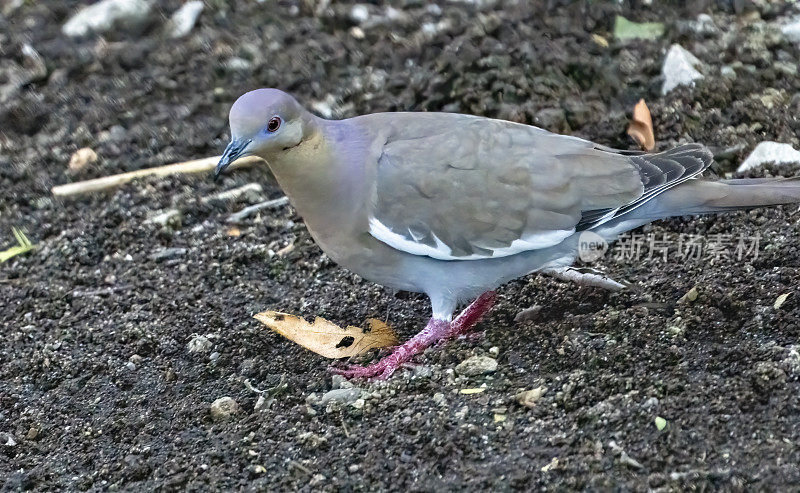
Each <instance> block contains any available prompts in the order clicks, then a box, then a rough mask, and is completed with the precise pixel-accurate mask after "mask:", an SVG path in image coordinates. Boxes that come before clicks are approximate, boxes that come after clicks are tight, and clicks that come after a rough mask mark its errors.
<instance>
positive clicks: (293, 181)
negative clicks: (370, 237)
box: [267, 115, 374, 249]
mask: <svg viewBox="0 0 800 493" xmlns="http://www.w3.org/2000/svg"><path fill="white" fill-rule="evenodd" d="M308 116H309V120H307V121H306V125H305V128H306V132H305V133H306V137H305V138H304V139H303V141H302V142H301V143H300V144H298V145H297V146H296V147H293V148H291V149H288V150H285V151H283V152H282V153H281V154H280V155H278V156H274V157H271V158H267V162H268V163H269V165H270V169H271V170H272V173H273V174H274V175H275V178H276V179H277V180H278V183H279V184H280V186H281V188H283V190H284V192H286V194H287V195H288V196H289V200H290V201H291V203H292V205H293V206H294V207H295V209H297V211H298V212H299V213H300V215H301V216H302V217H303V220H304V221H305V223H306V225H307V226H308V229H309V230H310V231H311V234H312V235H313V236H314V238H315V239H316V240H317V241H318V242H319V243H320V244H321V245H322V246H323V249H324V247H325V244H326V243H327V242H329V241H333V240H336V239H341V238H342V237H351V236H352V233H353V230H354V229H357V228H359V227H361V223H363V222H364V221H365V217H366V213H365V210H366V206H367V205H368V204H367V201H368V200H369V185H368V184H369V183H371V182H372V178H371V177H372V174H373V173H374V167H373V168H370V167H369V166H368V164H367V159H366V155H367V153H366V152H365V150H364V149H366V147H368V144H367V143H366V140H367V139H366V138H365V137H364V136H361V135H360V134H359V132H360V129H358V128H356V127H354V126H353V125H351V124H350V123H349V122H348V120H339V121H330V120H322V119H320V118H317V117H314V116H311V115H308Z"/></svg>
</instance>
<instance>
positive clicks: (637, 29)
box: [614, 15, 664, 41]
mask: <svg viewBox="0 0 800 493" xmlns="http://www.w3.org/2000/svg"><path fill="white" fill-rule="evenodd" d="M663 34H664V24H663V23H661V22H631V21H629V20H628V19H626V18H624V17H622V16H621V15H618V16H617V17H616V19H615V20H614V39H617V40H619V41H628V40H631V39H656V38H659V37H661V36H662V35H663Z"/></svg>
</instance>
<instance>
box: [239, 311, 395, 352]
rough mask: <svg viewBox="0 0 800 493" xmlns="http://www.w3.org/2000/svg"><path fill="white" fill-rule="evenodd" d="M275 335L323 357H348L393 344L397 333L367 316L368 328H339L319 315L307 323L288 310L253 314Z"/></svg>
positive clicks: (349, 326)
mask: <svg viewBox="0 0 800 493" xmlns="http://www.w3.org/2000/svg"><path fill="white" fill-rule="evenodd" d="M254 318H255V319H256V320H258V321H259V322H261V323H262V324H264V325H266V326H267V327H269V328H270V329H272V330H274V331H275V332H277V333H278V334H280V335H282V336H283V337H286V338H287V339H290V340H292V341H294V342H296V343H297V344H300V345H301V346H303V347H304V348H306V349H310V350H311V351H314V352H315V353H317V354H319V355H322V356H324V357H326V358H349V357H350V356H355V355H358V354H362V353H365V352H366V351H368V350H370V349H372V348H381V347H389V346H396V345H397V344H399V341H398V340H397V336H396V335H395V333H394V331H393V330H392V329H391V328H389V326H388V325H386V324H385V323H383V322H381V321H380V320H377V319H375V318H370V319H367V324H368V325H369V328H368V329H362V328H360V327H354V326H352V325H348V326H347V327H346V328H344V329H343V328H341V327H339V326H338V325H336V324H334V323H331V322H328V321H327V320H325V319H324V318H322V317H317V318H316V319H314V323H308V322H306V321H305V320H304V319H302V318H300V317H296V316H294V315H290V314H288V313H281V312H273V311H267V312H263V313H259V314H257V315H255V316H254Z"/></svg>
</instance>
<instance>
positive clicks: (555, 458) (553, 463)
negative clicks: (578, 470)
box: [542, 457, 558, 472]
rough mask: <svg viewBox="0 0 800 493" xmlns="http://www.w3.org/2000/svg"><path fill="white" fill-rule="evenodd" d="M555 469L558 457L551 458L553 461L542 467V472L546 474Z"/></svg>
mask: <svg viewBox="0 0 800 493" xmlns="http://www.w3.org/2000/svg"><path fill="white" fill-rule="evenodd" d="M556 467H558V457H553V460H551V461H550V462H548V463H547V464H545V465H543V466H542V472H547V471H549V470H551V469H553V468H556Z"/></svg>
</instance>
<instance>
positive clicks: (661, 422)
mask: <svg viewBox="0 0 800 493" xmlns="http://www.w3.org/2000/svg"><path fill="white" fill-rule="evenodd" d="M655 422H656V428H658V431H661V430H663V429H664V428H666V427H667V420H666V419H664V418H662V417H661V416H656V419H655Z"/></svg>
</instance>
